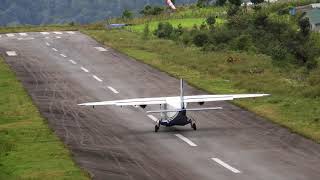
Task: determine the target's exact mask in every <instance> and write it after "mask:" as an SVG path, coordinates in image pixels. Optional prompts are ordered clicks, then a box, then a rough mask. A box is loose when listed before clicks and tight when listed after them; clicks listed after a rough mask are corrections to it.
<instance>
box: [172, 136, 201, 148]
mask: <svg viewBox="0 0 320 180" xmlns="http://www.w3.org/2000/svg"><path fill="white" fill-rule="evenodd" d="M175 136H177V137H178V138H180V139H181V140H182V141H184V142H186V143H187V144H189V145H190V146H192V147H195V146H197V145H196V144H195V143H193V142H192V141H191V140H190V139H188V138H186V137H184V136H183V135H181V134H175Z"/></svg>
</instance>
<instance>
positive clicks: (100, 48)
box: [95, 47, 108, 52]
mask: <svg viewBox="0 0 320 180" xmlns="http://www.w3.org/2000/svg"><path fill="white" fill-rule="evenodd" d="M95 48H96V49H97V50H98V51H102V52H103V51H108V50H106V49H105V48H103V47H95Z"/></svg>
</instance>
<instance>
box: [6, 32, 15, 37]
mask: <svg viewBox="0 0 320 180" xmlns="http://www.w3.org/2000/svg"><path fill="white" fill-rule="evenodd" d="M6 35H7V36H8V37H14V36H15V35H14V34H12V33H9V34H6Z"/></svg>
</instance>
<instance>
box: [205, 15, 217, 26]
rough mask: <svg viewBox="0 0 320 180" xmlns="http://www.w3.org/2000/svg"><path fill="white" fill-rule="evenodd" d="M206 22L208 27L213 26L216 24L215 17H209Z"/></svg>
mask: <svg viewBox="0 0 320 180" xmlns="http://www.w3.org/2000/svg"><path fill="white" fill-rule="evenodd" d="M206 22H207V24H208V25H209V26H213V25H214V24H215V23H216V17H215V16H209V17H208V18H207V19H206Z"/></svg>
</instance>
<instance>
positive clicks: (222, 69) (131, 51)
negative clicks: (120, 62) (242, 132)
mask: <svg viewBox="0 0 320 180" xmlns="http://www.w3.org/2000/svg"><path fill="white" fill-rule="evenodd" d="M84 33H86V34H88V35H90V36H92V37H93V38H95V39H96V40H98V41H100V42H102V43H104V44H106V45H108V46H111V47H113V48H115V49H117V50H119V51H121V52H123V53H125V54H127V55H129V56H131V57H133V58H135V59H138V60H140V61H142V62H144V63H146V64H150V65H152V66H154V67H156V68H158V69H160V70H162V71H165V72H168V73H169V74H171V75H173V76H175V77H179V78H184V79H185V80H187V81H188V82H189V83H190V84H192V85H194V86H196V87H198V88H200V89H203V90H206V91H207V92H210V93H248V92H254V93H258V92H263V93H271V94H272V96H271V97H267V98H258V99H249V100H243V101H236V102H235V103H236V104H238V105H240V106H242V107H244V108H246V109H249V110H250V111H253V112H255V113H257V114H259V115H262V116H264V117H266V118H268V119H270V120H272V121H274V122H276V123H278V124H280V125H283V126H285V127H288V128H289V129H291V130H292V131H294V132H298V133H300V134H302V135H304V136H306V137H309V138H311V139H313V140H315V141H316V142H320V119H319V117H320V108H319V107H320V99H319V98H305V97H303V96H297V95H296V94H292V93H291V90H292V89H293V88H301V90H303V86H302V87H300V86H299V85H297V84H296V83H295V82H293V81H291V80H289V79H287V78H286V74H285V73H283V72H281V71H279V70H278V69H276V68H274V66H273V65H272V63H271V59H270V57H268V56H265V55H256V54H247V53H239V52H232V51H231V52H212V53H210V52H207V53H204V52H202V51H199V49H197V48H194V47H184V46H183V45H179V44H177V43H175V42H173V41H170V40H161V39H157V38H152V39H150V40H143V39H142V38H140V37H141V34H138V33H133V32H128V31H125V30H111V31H106V30H90V31H84ZM230 56H231V57H237V58H238V59H239V61H238V62H237V63H234V64H230V63H228V62H227V59H228V58H229V57H230ZM259 68H262V69H264V73H262V74H259V73H258V74H255V73H251V72H254V71H255V70H257V69H259ZM318 70H319V71H320V69H318Z"/></svg>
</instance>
